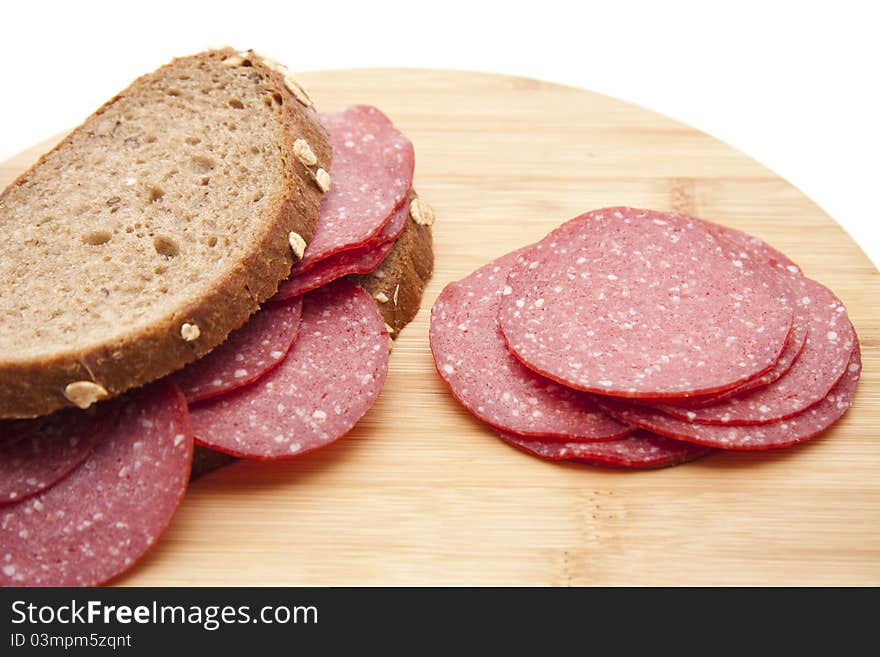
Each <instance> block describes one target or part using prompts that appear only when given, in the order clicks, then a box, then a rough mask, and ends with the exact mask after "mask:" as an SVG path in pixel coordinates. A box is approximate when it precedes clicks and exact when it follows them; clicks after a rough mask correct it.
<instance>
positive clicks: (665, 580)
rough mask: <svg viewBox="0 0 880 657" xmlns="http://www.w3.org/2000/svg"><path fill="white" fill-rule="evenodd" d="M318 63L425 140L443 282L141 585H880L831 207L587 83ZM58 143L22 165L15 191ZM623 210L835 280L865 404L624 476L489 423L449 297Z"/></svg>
mask: <svg viewBox="0 0 880 657" xmlns="http://www.w3.org/2000/svg"><path fill="white" fill-rule="evenodd" d="M300 79H301V81H302V82H303V83H304V84H305V86H306V87H307V88H308V89H309V90H310V92H311V93H312V95H313V97H314V98H315V100H316V102H317V103H318V105H319V107H321V109H324V110H333V109H340V108H342V107H344V106H346V105H349V104H354V103H369V104H374V105H377V106H378V107H380V108H381V109H382V110H383V111H385V112H386V113H387V114H388V115H389V116H390V117H391V118H392V119H393V120H394V121H395V123H396V124H397V125H398V126H399V127H400V128H401V129H402V130H403V131H404V132H406V134H407V135H408V136H409V137H410V138H411V139H412V140H413V142H414V143H415V147H416V187H417V189H418V190H419V192H420V194H421V195H422V197H423V198H424V199H426V200H428V201H429V202H430V203H431V204H432V205H433V206H434V208H435V210H436V213H437V217H438V219H437V223H436V224H435V227H434V230H435V233H434V236H435V250H436V271H435V274H434V278H433V280H432V281H431V284H430V285H429V287H428V289H427V291H426V296H425V299H424V302H423V308H422V311H421V312H420V313H419V315H418V317H417V318H416V320H415V321H414V322H413V323H412V324H411V325H410V326H409V327H407V328H406V329H405V330H404V331H403V333H402V335H401V337H400V338H399V339H398V341H397V344H396V346H395V349H394V351H393V353H392V355H391V362H390V372H389V376H388V382H387V384H386V386H385V389H384V390H383V392H382V395H381V397H380V399H379V401H378V402H377V404H376V406H375V407H374V408H373V409H372V410H371V411H370V412H369V414H368V415H367V416H366V418H365V419H364V420H363V421H362V422H361V423H360V424H359V425H358V426H357V427H356V428H355V430H354V431H353V432H352V433H351V434H349V435H348V436H347V437H346V438H344V439H343V440H341V441H339V442H338V443H336V444H334V445H332V446H331V447H329V448H327V449H324V450H321V451H319V452H316V453H313V454H310V455H307V456H304V457H302V458H299V459H296V460H292V461H289V462H286V463H278V464H264V463H243V462H242V463H236V464H234V465H232V466H229V467H227V468H224V469H222V470H220V471H217V472H215V473H213V474H211V475H208V476H207V477H204V478H203V479H201V480H199V481H197V482H195V483H194V484H193V485H192V487H191V489H190V491H189V492H188V494H187V497H186V499H185V501H184V503H183V505H182V507H181V509H180V511H179V513H178V515H177V517H176V518H175V520H174V522H173V524H172V526H171V528H170V530H169V531H168V533H167V534H166V535H165V537H164V538H163V539H162V541H161V542H160V544H159V546H158V547H157V548H156V549H155V550H154V551H153V552H151V553H150V554H149V555H148V556H147V557H146V558H145V559H144V561H143V562H142V563H141V564H140V565H139V566H138V567H137V568H136V569H135V570H134V571H132V572H131V573H130V574H129V575H128V576H126V577H125V578H123V579H122V580H120V582H119V583H120V584H123V585H285V584H291V585H346V584H348V585H369V584H379V585H383V584H403V585H410V584H413V585H415V584H440V585H447V584H502V585H504V584H521V585H569V584H573V585H594V584H598V585H609V584H652V585H654V584H656V585H661V584H666V585H677V584H698V585H701V584H872V585H878V584H880V436H878V427H880V403H878V402H880V316H878V311H877V304H878V300H880V274H878V272H877V270H876V269H874V267H873V266H872V265H871V264H870V262H869V260H868V258H867V257H866V256H865V255H864V254H863V253H862V252H861V250H860V249H859V248H858V246H856V245H855V244H854V243H853V241H852V240H851V239H850V238H849V236H848V235H847V234H846V233H845V232H844V231H843V230H842V229H841V228H840V227H839V226H838V225H837V224H836V223H835V222H834V221H833V220H832V219H831V218H829V217H828V216H827V215H826V214H825V213H824V212H823V211H822V210H821V209H820V208H819V207H817V206H816V205H815V204H814V203H813V202H811V201H810V200H809V199H808V198H807V197H805V196H804V195H803V194H802V193H801V192H799V191H798V190H797V189H795V188H794V187H793V186H792V185H790V184H789V183H787V182H786V181H784V180H782V179H780V178H779V177H778V176H776V175H775V174H773V173H772V172H771V171H769V170H767V169H766V168H764V167H762V166H761V165H759V164H757V163H755V162H754V161H752V160H751V159H749V158H748V157H746V156H744V155H742V154H741V153H738V152H737V151H736V150H734V149H732V148H730V147H729V146H727V145H725V144H723V143H721V142H719V141H717V140H716V139H714V138H712V137H709V136H707V135H705V134H702V133H700V132H698V131H696V130H693V129H691V128H688V127H687V126H683V125H681V124H678V123H676V122H674V121H672V120H670V119H667V118H665V117H662V116H659V115H657V114H654V113H652V112H650V111H647V110H645V109H642V108H639V107H636V106H633V105H628V104H626V103H623V102H621V101H617V100H614V99H610V98H607V97H604V96H600V95H598V94H595V93H591V92H588V91H583V90H578V89H573V88H567V87H562V86H558V85H553V84H549V83H543V82H539V81H535V80H526V79H520V78H512V77H504V76H496V75H487V74H477V73H461V72H451V71H415V70H399V69H393V70H391V69H389V70H361V71H351V70H349V71H323V72H316V73H308V74H302V75H301V76H300ZM96 104H97V103H96ZM49 145H50V144H42V145H40V146H37V147H35V148H33V149H31V150H29V151H27V152H25V153H22V154H21V155H19V156H17V157H15V158H13V159H12V160H10V161H8V162H6V163H3V164H0V187H3V186H5V185H6V184H7V183H8V182H10V181H11V180H12V179H13V177H14V176H15V175H17V174H18V173H20V172H21V171H23V170H24V169H25V168H27V166H29V165H30V164H31V163H32V162H33V161H34V160H35V159H36V157H37V156H38V155H39V154H40V153H41V152H43V151H44V150H46V148H47V146H49ZM609 205H631V206H640V207H650V208H654V209H658V210H670V209H676V210H681V211H686V212H689V213H692V214H696V215H697V216H702V217H706V218H709V219H712V220H715V221H718V222H721V223H724V224H727V225H730V226H733V227H735V228H739V229H743V230H746V231H749V232H751V233H754V234H756V235H758V236H760V237H762V238H764V239H766V240H767V241H768V242H770V243H771V244H772V245H774V246H776V247H777V248H780V249H781V250H782V251H784V252H785V253H786V254H788V255H789V256H791V257H792V258H793V259H794V260H795V261H796V262H798V263H800V264H801V265H802V266H803V269H804V271H805V272H806V273H807V274H808V275H810V276H812V277H814V278H817V279H819V280H820V281H822V282H824V283H825V284H826V285H828V286H829V287H831V289H833V290H834V291H835V292H836V293H837V294H838V296H840V297H841V298H842V299H843V301H844V302H845V303H846V305H847V308H848V310H849V313H850V316H851V318H852V320H853V322H854V324H855V326H856V329H857V330H858V332H859V335H860V338H861V341H862V348H863V354H862V356H863V359H864V369H863V377H862V383H861V385H860V387H859V390H858V393H857V397H856V400H855V404H854V407H853V409H852V410H851V411H850V412H849V413H848V414H847V416H846V417H845V418H844V420H843V421H842V422H840V423H839V424H838V425H837V426H836V427H835V428H834V429H832V430H831V431H829V432H828V433H827V434H825V435H824V436H823V437H821V438H819V439H816V440H815V441H813V442H811V443H808V444H806V445H803V446H800V447H796V448H793V449H789V450H785V451H781V452H778V453H771V454H766V453H765V454H745V453H739V454H737V453H726V454H716V455H713V456H711V457H709V458H706V459H703V460H701V461H698V462H696V463H692V464H688V465H684V466H681V467H677V468H672V469H669V470H659V471H651V472H621V471H613V470H600V469H595V468H589V467H584V466H578V465H554V464H550V463H544V462H541V461H538V460H536V459H534V458H531V457H529V456H527V455H525V454H523V453H521V452H518V451H515V450H514V449H512V448H510V447H507V446H505V445H504V444H502V443H500V442H499V441H498V440H497V439H496V438H494V437H493V435H492V434H491V433H490V432H489V431H488V430H486V429H485V428H484V427H483V426H482V425H480V423H479V422H477V421H476V420H474V419H472V418H471V417H470V416H469V415H468V414H467V413H466V412H465V411H464V410H463V409H462V408H461V407H459V406H458V405H457V403H455V402H454V400H453V399H452V397H451V396H450V395H449V394H448V392H447V390H446V388H445V387H444V385H443V384H442V383H441V381H440V379H439V378H438V377H437V375H436V374H435V371H434V366H433V361H432V359H431V354H430V350H429V348H428V340H427V328H428V316H429V310H430V306H431V304H432V303H433V301H434V299H435V298H436V296H437V295H438V294H439V292H440V290H441V289H442V288H443V286H444V285H445V284H446V283H449V282H450V281H453V280H457V279H459V278H462V277H463V276H465V275H467V274H468V273H469V272H471V271H472V270H474V269H475V268H477V267H478V266H480V265H482V264H484V263H485V262H487V261H489V260H490V259H492V258H495V257H497V256H499V255H501V254H503V253H506V252H508V251H510V250H512V249H514V248H517V247H519V246H522V245H524V244H527V243H530V242H533V241H535V240H537V239H539V238H540V237H542V236H543V235H545V234H546V233H547V232H549V231H550V230H551V229H552V228H554V227H556V226H557V225H558V224H559V223H561V222H562V221H564V220H566V219H569V218H571V217H573V216H575V215H577V214H580V213H581V212H583V211H586V210H589V209H594V208H598V207H602V206H609Z"/></svg>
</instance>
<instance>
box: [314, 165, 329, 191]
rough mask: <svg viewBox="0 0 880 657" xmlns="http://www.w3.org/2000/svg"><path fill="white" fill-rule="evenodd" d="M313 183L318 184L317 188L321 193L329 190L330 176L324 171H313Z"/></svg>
mask: <svg viewBox="0 0 880 657" xmlns="http://www.w3.org/2000/svg"><path fill="white" fill-rule="evenodd" d="M315 182H317V183H318V187H320V188H321V191H322V192H326V191H327V190H328V189H330V174H329V173H327V172H326V171H325V170H324V169H318V170H317V171H315Z"/></svg>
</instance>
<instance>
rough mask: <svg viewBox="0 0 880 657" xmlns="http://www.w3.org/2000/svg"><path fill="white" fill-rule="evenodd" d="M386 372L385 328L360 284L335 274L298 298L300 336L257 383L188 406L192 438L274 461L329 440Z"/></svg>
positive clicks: (363, 408)
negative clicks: (334, 278)
mask: <svg viewBox="0 0 880 657" xmlns="http://www.w3.org/2000/svg"><path fill="white" fill-rule="evenodd" d="M387 371H388V332H387V330H386V329H385V322H384V321H383V320H382V316H381V315H380V314H379V310H378V309H377V307H376V304H375V302H374V301H373V300H372V299H371V298H370V295H369V294H367V292H366V291H365V290H364V289H363V288H362V287H360V286H358V285H355V284H354V283H351V282H350V281H348V280H339V281H335V282H334V283H331V284H330V285H327V286H324V287H321V288H318V289H317V290H315V291H314V292H310V293H309V294H308V295H306V296H305V297H304V299H303V316H302V324H301V326H300V331H299V337H298V338H297V340H296V342H295V343H294V344H293V348H292V349H291V350H290V353H289V354H288V355H287V358H285V359H284V361H283V362H282V363H281V364H280V365H279V366H278V367H277V368H275V369H274V370H272V371H271V372H270V373H269V374H267V375H266V376H265V377H263V378H262V379H260V380H259V381H257V382H256V383H254V384H252V385H250V386H248V387H246V388H242V389H240V390H236V391H234V392H231V393H229V394H226V395H223V396H222V397H218V398H216V399H212V400H208V401H205V402H202V403H201V404H197V405H194V406H193V407H192V408H191V409H190V412H191V416H192V423H193V430H194V432H195V435H196V440H197V441H198V442H199V443H200V444H202V445H205V446H206V447H210V448H212V449H216V450H219V451H221V452H226V453H228V454H232V455H234V456H241V457H245V458H253V459H280V458H287V457H292V456H298V455H300V454H304V453H305V452H309V451H311V450H313V449H317V448H319V447H323V446H325V445H328V444H330V443H331V442H333V441H334V440H336V439H338V438H340V437H341V436H342V435H344V434H346V433H347V432H348V431H349V430H350V429H351V428H352V427H353V426H354V425H355V423H356V422H357V421H358V420H359V419H360V418H361V417H362V416H363V415H364V413H366V412H367V410H369V408H370V407H371V406H372V405H373V402H374V401H375V400H376V397H377V396H378V395H379V391H380V390H381V389H382V384H383V383H384V382H385V376H386V373H387Z"/></svg>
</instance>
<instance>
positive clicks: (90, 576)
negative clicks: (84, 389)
mask: <svg viewBox="0 0 880 657" xmlns="http://www.w3.org/2000/svg"><path fill="white" fill-rule="evenodd" d="M111 403H118V404H119V405H120V414H119V421H118V423H117V424H116V426H115V429H114V430H113V431H112V432H109V434H108V435H104V436H102V439H101V440H100V441H99V442H98V443H97V444H96V445H95V449H94V450H93V451H92V453H91V454H90V455H89V457H88V459H87V460H86V461H85V462H84V463H83V464H82V465H80V466H79V467H78V468H77V469H76V470H74V471H73V472H71V473H70V474H69V475H68V476H67V477H65V478H64V479H62V480H61V481H60V482H58V483H57V484H56V485H55V486H53V487H52V488H49V489H48V490H46V491H43V492H42V493H40V494H39V495H36V496H34V497H31V498H30V499H27V500H23V501H21V502H19V503H18V504H15V505H13V506H8V507H5V508H3V509H0V584H3V585H6V586H96V585H98V584H102V583H104V582H107V581H108V580H110V579H112V578H114V577H116V576H118V575H119V574H121V573H123V572H125V571H126V570H128V569H129V568H131V567H132V566H133V565H134V564H135V563H136V562H137V560H138V559H140V557H142V556H143V555H144V553H145V552H146V551H147V550H149V549H150V547H152V546H153V544H154V543H155V542H156V541H157V540H158V538H159V537H160V536H161V535H162V532H164V530H165V528H166V527H167V526H168V524H169V523H170V522H171V518H172V517H173V516H174V512H175V511H176V510H177V506H178V504H179V503H180V500H181V499H182V498H183V494H184V491H185V490H186V485H187V481H188V479H189V469H190V463H191V461H192V451H193V441H192V436H191V432H190V429H189V422H188V420H187V414H186V402H185V401H184V399H183V396H182V395H181V394H180V393H179V392H178V391H177V390H176V388H175V387H174V386H173V385H171V384H169V383H167V382H160V383H157V384H154V385H152V386H150V387H148V388H145V389H141V390H138V391H136V392H135V393H132V394H129V395H126V396H125V397H123V398H121V399H120V400H119V402H111Z"/></svg>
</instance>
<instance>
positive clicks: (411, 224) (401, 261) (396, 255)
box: [353, 190, 434, 339]
mask: <svg viewBox="0 0 880 657" xmlns="http://www.w3.org/2000/svg"><path fill="white" fill-rule="evenodd" d="M417 198H419V197H418V194H416V192H415V190H412V191H411V192H410V197H409V199H408V202H409V203H412V201H413V200H415V199H417ZM433 273H434V242H433V236H432V234H431V226H430V225H425V224H421V223H417V222H416V221H415V220H414V219H413V217H412V216H411V215H410V217H409V218H408V219H407V221H406V226H405V227H404V229H403V232H402V233H401V234H400V237H398V238H397V242H396V243H395V244H394V248H393V249H392V250H391V253H389V254H388V257H386V258H385V260H384V261H383V262H382V264H381V265H379V266H378V267H377V268H376V269H375V271H373V272H371V273H369V274H360V275H356V276H353V279H354V281H355V282H356V283H358V284H359V285H360V286H362V287H363V288H364V289H366V291H367V292H369V293H370V296H372V297H373V298H374V299H375V298H376V297H377V296H378V297H379V298H387V299H388V301H385V302H382V303H379V304H378V306H379V312H381V313H382V317H384V318H385V323H386V324H388V326H390V327H391V328H392V329H393V331H392V332H391V337H392V338H394V339H396V338H397V336H398V335H399V334H400V331H401V329H403V327H404V326H406V325H407V324H409V323H410V322H411V321H412V320H413V318H414V317H415V316H416V313H417V312H418V311H419V307H420V305H421V303H422V294H423V293H424V292H425V286H426V285H427V284H428V281H429V280H431V275H432V274H433ZM383 295H384V296H383Z"/></svg>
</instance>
